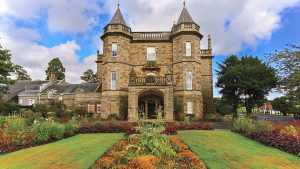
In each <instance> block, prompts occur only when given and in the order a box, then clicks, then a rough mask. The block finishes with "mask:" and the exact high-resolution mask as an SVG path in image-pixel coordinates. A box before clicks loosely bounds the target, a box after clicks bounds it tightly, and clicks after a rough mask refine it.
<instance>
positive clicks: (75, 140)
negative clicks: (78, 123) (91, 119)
mask: <svg viewBox="0 0 300 169" xmlns="http://www.w3.org/2000/svg"><path fill="white" fill-rule="evenodd" d="M123 138H124V134H80V135H77V136H74V137H71V138H67V139H64V140H61V141H57V142H54V143H50V144H46V145H42V146H37V147H33V148H27V149H24V150H20V151H17V152H13V153H9V154H6V155H2V156H0V168H11V169H14V168H15V169H19V168H30V169H34V168H78V169H81V168H89V167H91V166H92V165H93V164H94V162H95V161H96V160H97V159H98V158H99V157H100V156H102V155H103V154H104V153H105V152H106V151H108V150H109V148H110V147H111V146H112V145H113V144H114V143H116V142H118V141H119V140H121V139H123Z"/></svg>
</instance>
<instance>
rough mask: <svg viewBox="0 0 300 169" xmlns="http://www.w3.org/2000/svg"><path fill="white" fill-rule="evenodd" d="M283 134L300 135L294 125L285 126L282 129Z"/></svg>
mask: <svg viewBox="0 0 300 169" xmlns="http://www.w3.org/2000/svg"><path fill="white" fill-rule="evenodd" d="M280 133H281V134H285V135H289V136H294V137H297V136H298V133H299V132H298V130H297V129H296V127H294V126H292V125H288V126H285V127H284V128H283V129H282V130H281V131H280Z"/></svg>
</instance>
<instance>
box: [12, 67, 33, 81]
mask: <svg viewBox="0 0 300 169" xmlns="http://www.w3.org/2000/svg"><path fill="white" fill-rule="evenodd" d="M14 74H15V75H16V80H31V78H30V76H29V75H28V72H27V71H26V70H25V69H24V68H23V67H22V66H20V65H14Z"/></svg>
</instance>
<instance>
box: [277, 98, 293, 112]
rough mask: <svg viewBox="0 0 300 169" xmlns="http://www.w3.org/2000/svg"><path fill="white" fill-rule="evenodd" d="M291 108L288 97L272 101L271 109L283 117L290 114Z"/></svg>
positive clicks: (290, 101) (291, 104)
mask: <svg viewBox="0 0 300 169" xmlns="http://www.w3.org/2000/svg"><path fill="white" fill-rule="evenodd" d="M293 106H294V105H293V101H292V100H290V98H288V97H278V98H276V99H274V100H273V101H272V108H273V109H274V110H276V111H280V112H281V113H282V114H283V115H284V116H286V115H287V113H292V109H293Z"/></svg>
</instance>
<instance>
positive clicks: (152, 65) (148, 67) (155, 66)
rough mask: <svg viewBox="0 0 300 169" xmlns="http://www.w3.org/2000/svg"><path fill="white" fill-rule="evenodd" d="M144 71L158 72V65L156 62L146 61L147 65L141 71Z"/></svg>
mask: <svg viewBox="0 0 300 169" xmlns="http://www.w3.org/2000/svg"><path fill="white" fill-rule="evenodd" d="M145 70H157V71H159V70H160V67H159V65H158V64H157V62H156V61H147V63H146V64H145V65H144V67H143V71H145Z"/></svg>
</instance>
